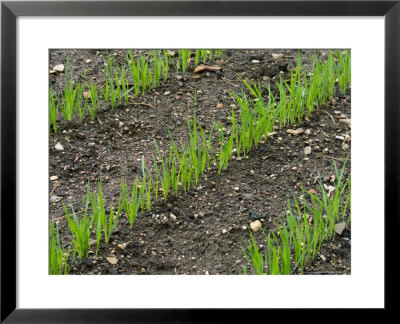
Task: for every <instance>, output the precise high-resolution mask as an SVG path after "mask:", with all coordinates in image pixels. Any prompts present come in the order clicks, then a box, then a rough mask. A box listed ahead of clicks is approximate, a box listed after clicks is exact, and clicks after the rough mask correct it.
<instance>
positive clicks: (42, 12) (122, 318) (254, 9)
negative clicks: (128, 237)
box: [0, 0, 400, 323]
mask: <svg viewBox="0 0 400 324" xmlns="http://www.w3.org/2000/svg"><path fill="white" fill-rule="evenodd" d="M18 16H384V19H385V36H384V37H385V112H384V114H385V119H384V120H385V132H384V139H385V148H384V149H385V155H384V159H385V172H384V174H385V178H384V187H385V193H384V194H385V202H384V209H385V215H384V217H385V233H384V235H385V310H393V309H394V307H396V306H397V305H396V304H397V303H396V299H395V297H393V298H391V296H395V292H396V291H395V289H396V287H398V286H399V285H398V284H399V279H398V275H397V273H396V272H395V269H396V267H395V265H394V262H395V261H396V259H397V255H398V249H397V244H396V242H395V241H393V240H394V239H395V238H397V237H398V235H399V228H400V221H399V215H400V213H399V211H400V208H399V207H400V189H399V187H400V173H399V162H400V161H399V157H400V141H399V139H400V137H399V130H400V122H399V121H400V109H399V108H400V107H399V103H400V78H399V76H400V65H399V58H400V0H395V1H321V0H315V1H276V0H275V1H271V0H269V1H268V0H260V1H217V0H216V1H100V2H96V5H95V6H94V5H93V2H89V1H2V2H1V115H0V118H1V125H0V127H1V196H0V197H1V200H0V203H1V223H0V227H1V241H0V244H1V261H0V262H1V264H0V271H1V273H0V276H1V295H0V301H1V314H0V315H1V317H0V321H1V323H3V322H4V323H31V322H32V323H33V322H35V323H89V322H90V323H100V322H101V323H114V322H115V323H128V322H135V323H136V322H138V323H142V322H163V323H167V322H177V323H178V322H179V323H181V322H182V323H192V322H215V323H216V322H226V321H230V320H231V319H232V320H233V319H234V318H235V317H236V316H238V314H237V313H238V312H245V310H239V309H235V310H229V309H214V310H209V309H208V310H207V311H205V310H204V309H201V310H195V309H190V310H189V309H147V310H146V309H100V310H98V309H97V310H94V309H18V308H16V300H17V292H16V272H17V268H16V238H17V233H16V207H17V206H16V190H17V184H16V180H17V174H16V164H17V156H16V151H17V150H16V149H17V148H16V143H17V141H16V130H17V125H16V82H17V79H16V60H17V58H16V54H17V51H16V41H17V39H16V37H17V30H16V19H17V17H18ZM371 259H373V256H371ZM366 284H367V283H366ZM310 308H312V305H310ZM247 311H249V310H247ZM263 311H264V310H252V317H253V316H255V317H254V318H256V317H259V316H263V315H264V314H261V312H263ZM278 311H279V310H278Z"/></svg>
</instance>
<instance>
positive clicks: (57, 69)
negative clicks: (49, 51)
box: [53, 64, 65, 72]
mask: <svg viewBox="0 0 400 324" xmlns="http://www.w3.org/2000/svg"><path fill="white" fill-rule="evenodd" d="M64 68H65V67H64V65H62V64H58V65H56V66H55V67H53V71H56V72H63V71H64Z"/></svg>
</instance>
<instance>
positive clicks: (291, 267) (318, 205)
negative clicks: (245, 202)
mask: <svg viewBox="0 0 400 324" xmlns="http://www.w3.org/2000/svg"><path fill="white" fill-rule="evenodd" d="M348 158H349V157H347V158H346V159H345V161H344V163H343V166H342V168H341V170H340V171H338V169H337V167H336V164H334V168H335V174H336V179H337V181H336V182H335V185H336V186H335V191H334V195H331V196H328V194H327V193H326V191H325V189H324V187H323V184H322V181H321V178H319V181H320V186H321V187H320V192H319V196H321V197H322V198H319V197H318V195H316V194H313V193H310V192H307V191H305V190H304V189H303V188H302V195H303V196H302V198H301V204H302V206H300V203H299V201H298V199H297V198H296V197H293V198H292V200H290V199H288V207H287V210H286V215H285V216H286V217H285V220H283V219H281V218H279V222H278V223H277V224H276V227H277V229H278V232H277V234H275V232H274V231H270V232H269V233H268V235H266V234H265V232H264V236H265V241H266V243H267V244H266V252H265V254H264V253H263V252H262V251H260V250H259V249H258V246H257V243H256V241H255V239H254V237H253V234H252V233H251V232H250V239H251V243H250V245H249V246H248V247H247V249H244V248H242V251H243V254H244V256H245V259H246V260H247V262H248V263H249V264H251V265H252V268H253V270H254V272H255V273H256V274H270V275H279V274H281V275H282V274H293V273H295V272H296V271H298V272H300V273H301V274H303V272H304V268H305V266H306V264H307V262H308V261H309V260H314V259H315V257H316V256H317V254H318V252H319V250H320V248H321V245H322V243H323V242H324V241H325V240H326V239H333V238H334V236H335V224H336V223H337V221H338V220H340V219H342V220H345V219H346V217H348V219H347V224H348V223H349V222H350V219H351V216H350V212H351V175H349V176H348V177H347V179H344V177H343V175H344V170H345V167H346V163H347V160H348ZM304 196H306V197H308V199H306V198H305V197H304ZM243 271H244V273H245V274H246V272H247V271H246V267H245V266H244V267H243Z"/></svg>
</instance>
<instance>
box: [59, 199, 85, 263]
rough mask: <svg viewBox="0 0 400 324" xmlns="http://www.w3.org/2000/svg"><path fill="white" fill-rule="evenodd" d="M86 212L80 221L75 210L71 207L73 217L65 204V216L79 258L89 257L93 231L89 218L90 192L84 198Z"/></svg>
mask: <svg viewBox="0 0 400 324" xmlns="http://www.w3.org/2000/svg"><path fill="white" fill-rule="evenodd" d="M84 202H85V211H84V215H83V217H82V218H81V220H79V219H78V217H77V215H76V213H75V211H74V209H73V208H72V206H71V210H72V217H71V216H70V215H69V213H68V210H67V207H66V206H65V204H64V203H63V208H64V211H65V215H66V217H67V222H68V226H69V228H70V230H71V233H72V242H73V244H74V251H75V252H77V253H78V256H79V258H81V259H82V258H84V257H87V256H88V252H89V242H90V233H91V229H92V222H91V221H90V220H89V216H88V205H89V191H88V193H87V194H86V196H85V198H84Z"/></svg>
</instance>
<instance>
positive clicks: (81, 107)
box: [77, 84, 89, 122]
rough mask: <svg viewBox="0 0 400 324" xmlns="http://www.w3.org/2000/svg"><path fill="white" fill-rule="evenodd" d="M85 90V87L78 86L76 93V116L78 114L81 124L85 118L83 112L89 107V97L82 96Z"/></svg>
mask: <svg viewBox="0 0 400 324" xmlns="http://www.w3.org/2000/svg"><path fill="white" fill-rule="evenodd" d="M84 89H85V85H83V84H79V88H78V93H77V107H78V114H79V119H80V120H81V122H82V121H83V118H84V117H85V112H86V109H87V108H88V106H89V103H88V102H89V95H88V94H87V95H86V96H84V94H83V92H84V91H83V90H84Z"/></svg>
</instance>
